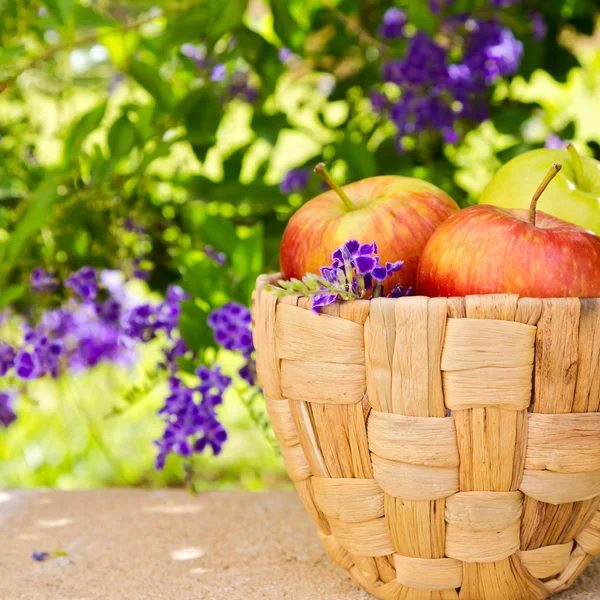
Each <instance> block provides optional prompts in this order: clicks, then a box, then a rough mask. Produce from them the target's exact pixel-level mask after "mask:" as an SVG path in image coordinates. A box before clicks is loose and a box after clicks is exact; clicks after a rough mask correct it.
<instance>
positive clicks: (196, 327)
mask: <svg viewBox="0 0 600 600" xmlns="http://www.w3.org/2000/svg"><path fill="white" fill-rule="evenodd" d="M207 318H208V313H207V312H205V311H204V310H202V309H201V308H200V307H199V306H198V305H197V304H196V303H195V302H194V301H193V300H186V301H185V302H182V303H181V315H180V316H179V332H180V333H181V337H182V338H183V340H184V341H185V343H186V344H187V346H188V348H190V350H192V351H194V352H198V351H199V350H202V349H203V348H206V346H211V345H214V339H213V334H212V330H211V329H210V327H209V326H208V324H207V323H206V319H207Z"/></svg>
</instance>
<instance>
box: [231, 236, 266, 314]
mask: <svg viewBox="0 0 600 600" xmlns="http://www.w3.org/2000/svg"><path fill="white" fill-rule="evenodd" d="M262 242H263V228H262V224H258V225H255V226H254V227H253V228H252V229H251V230H250V232H249V235H248V236H247V237H244V238H241V239H239V241H238V243H237V246H236V248H235V250H234V252H233V256H232V257H231V263H232V266H233V272H234V273H235V276H236V278H237V279H238V280H239V287H238V288H237V290H236V294H235V297H236V299H237V300H239V301H240V302H243V303H245V304H249V303H250V299H251V297H252V290H253V289H254V284H255V282H256V278H257V277H258V276H259V275H260V274H261V272H262V267H263V253H262Z"/></svg>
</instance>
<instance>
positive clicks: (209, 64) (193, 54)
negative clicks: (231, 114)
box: [180, 38, 258, 103]
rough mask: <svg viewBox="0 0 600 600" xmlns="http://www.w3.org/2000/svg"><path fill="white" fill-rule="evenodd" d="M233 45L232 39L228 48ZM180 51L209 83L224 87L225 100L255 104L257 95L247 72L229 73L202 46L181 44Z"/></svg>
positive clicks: (223, 65) (236, 71)
mask: <svg viewBox="0 0 600 600" xmlns="http://www.w3.org/2000/svg"><path fill="white" fill-rule="evenodd" d="M235 44H236V41H235V39H234V38H232V39H231V40H230V42H229V46H228V48H233V47H234V46H235ZM180 50H181V54H183V56H186V57H187V58H189V59H190V60H192V61H193V62H194V63H195V65H196V67H197V68H198V70H200V71H202V72H204V74H205V75H206V76H207V78H208V79H210V81H212V82H214V83H223V84H224V85H226V87H227V93H226V94H225V98H226V99H228V100H231V99H233V98H239V99H241V100H244V101H245V102H249V103H254V102H256V100H257V98H258V93H257V90H256V88H255V87H253V86H252V85H251V83H250V74H249V72H248V71H244V70H240V69H236V70H235V71H233V72H232V73H230V72H229V69H228V68H227V65H226V64H225V63H223V62H218V61H217V59H216V58H215V57H214V56H210V55H209V54H208V53H207V51H206V47H205V46H204V45H203V44H197V45H194V44H191V43H187V44H183V46H181V49H180Z"/></svg>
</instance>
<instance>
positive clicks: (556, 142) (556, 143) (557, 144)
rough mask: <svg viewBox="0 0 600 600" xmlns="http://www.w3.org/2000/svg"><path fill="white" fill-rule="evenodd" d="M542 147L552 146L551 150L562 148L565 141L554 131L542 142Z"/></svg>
mask: <svg viewBox="0 0 600 600" xmlns="http://www.w3.org/2000/svg"><path fill="white" fill-rule="evenodd" d="M544 148H552V149H553V150H564V148H565V142H564V141H563V140H561V139H560V138H559V137H558V136H557V135H556V134H555V133H551V134H550V135H549V136H548V137H547V138H546V141H545V142H544Z"/></svg>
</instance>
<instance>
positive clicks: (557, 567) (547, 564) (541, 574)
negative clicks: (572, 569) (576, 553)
mask: <svg viewBox="0 0 600 600" xmlns="http://www.w3.org/2000/svg"><path fill="white" fill-rule="evenodd" d="M572 550H573V542H567V543H566V544H557V545H555V546H543V547H542V548H537V549H535V550H522V551H520V552H519V558H520V559H521V562H522V563H523V566H524V567H525V568H526V569H527V570H528V571H529V573H530V574H531V575H533V576H534V577H535V578H537V579H547V578H549V577H552V576H554V575H557V574H558V573H562V572H563V571H564V570H565V569H566V568H567V566H568V564H569V561H570V560H571V551H572Z"/></svg>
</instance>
